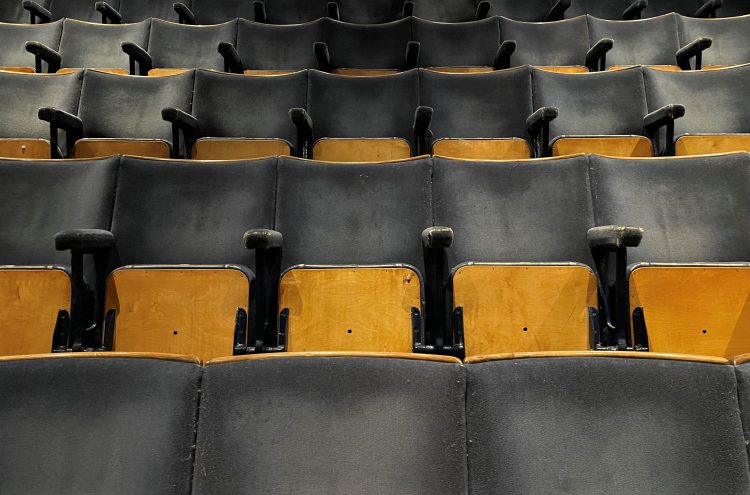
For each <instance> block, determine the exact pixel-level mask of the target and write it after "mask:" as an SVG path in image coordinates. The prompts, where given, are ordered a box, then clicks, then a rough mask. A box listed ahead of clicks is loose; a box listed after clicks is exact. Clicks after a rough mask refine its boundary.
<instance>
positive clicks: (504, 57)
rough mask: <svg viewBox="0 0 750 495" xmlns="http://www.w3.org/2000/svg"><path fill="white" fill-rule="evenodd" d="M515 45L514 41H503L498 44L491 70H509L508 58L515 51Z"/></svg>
mask: <svg viewBox="0 0 750 495" xmlns="http://www.w3.org/2000/svg"><path fill="white" fill-rule="evenodd" d="M516 46H517V43H516V41H515V40H505V41H503V42H502V43H500V46H499V47H498V49H497V54H495V60H494V61H493V62H492V68H493V69H495V70H502V69H508V68H510V57H511V55H513V53H515V51H516Z"/></svg>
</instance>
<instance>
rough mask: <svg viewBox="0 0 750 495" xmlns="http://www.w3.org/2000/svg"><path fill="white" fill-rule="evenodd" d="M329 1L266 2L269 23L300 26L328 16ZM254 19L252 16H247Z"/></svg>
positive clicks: (290, 0) (288, 0) (292, 0)
mask: <svg viewBox="0 0 750 495" xmlns="http://www.w3.org/2000/svg"><path fill="white" fill-rule="evenodd" d="M328 2H329V0H266V1H265V4H266V16H267V21H268V22H269V23H271V24H299V23H303V22H310V21H312V20H315V19H320V18H321V17H326V16H327V15H328V7H327V5H328ZM245 17H246V18H248V19H252V17H250V16H245Z"/></svg>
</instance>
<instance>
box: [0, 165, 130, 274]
mask: <svg viewBox="0 0 750 495" xmlns="http://www.w3.org/2000/svg"><path fill="white" fill-rule="evenodd" d="M117 162H118V159H117V158H105V159H101V160H86V161H80V162H76V161H72V160H71V161H65V162H60V161H44V162H32V161H13V160H3V161H0V176H2V177H3V180H1V181H0V265H13V264H17V265H35V264H68V263H69V262H70V253H68V252H59V251H56V250H55V243H54V241H53V237H54V235H55V234H56V233H57V232H59V231H61V230H69V229H105V230H108V229H109V227H110V220H111V217H112V205H113V204H114V191H115V178H116V176H117Z"/></svg>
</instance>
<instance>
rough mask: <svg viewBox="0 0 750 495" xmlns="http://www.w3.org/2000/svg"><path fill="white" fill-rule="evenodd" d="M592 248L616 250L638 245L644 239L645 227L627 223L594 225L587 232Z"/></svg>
mask: <svg viewBox="0 0 750 495" xmlns="http://www.w3.org/2000/svg"><path fill="white" fill-rule="evenodd" d="M586 238H587V239H588V243H589V247H590V248H591V249H608V250H612V251H613V250H615V249H620V248H629V247H638V246H639V245H640V244H641V240H642V239H643V228H641V227H631V226H627V225H605V226H603V227H594V228H592V229H589V231H588V232H587V233H586Z"/></svg>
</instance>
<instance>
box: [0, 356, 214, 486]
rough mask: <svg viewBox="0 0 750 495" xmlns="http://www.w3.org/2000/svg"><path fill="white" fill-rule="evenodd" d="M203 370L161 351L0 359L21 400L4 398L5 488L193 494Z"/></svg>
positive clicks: (3, 382)
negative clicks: (146, 354)
mask: <svg viewBox="0 0 750 495" xmlns="http://www.w3.org/2000/svg"><path fill="white" fill-rule="evenodd" d="M201 371H202V370H201V368H200V366H199V365H198V364H196V363H189V362H181V361H171V360H167V359H164V358H163V357H162V358H150V359H138V358H126V357H118V358H114V357H112V358H111V357H61V358H60V357H58V358H53V357H49V358H45V359H33V360H25V359H21V360H13V361H6V362H2V363H0V392H1V393H2V394H3V396H4V397H13V400H5V401H2V404H0V420H1V421H2V423H3V424H4V425H5V427H4V428H3V429H2V431H0V453H2V455H0V459H2V460H0V466H2V469H3V473H4V474H3V476H2V478H0V491H1V492H2V493H25V494H28V495H42V494H48V493H79V494H84V493H90V494H93V493H118V492H121V491H122V489H123V487H124V486H127V491H128V492H131V493H139V494H142V495H157V494H159V495H188V494H189V493H190V475H191V472H192V466H193V453H192V447H193V444H194V438H195V433H194V430H195V427H196V424H195V423H196V418H197V416H198V414H197V408H198V394H199V389H200V377H201ZM82 465H83V466H87V468H86V469H81V466H82ZM89 469H90V470H91V471H89ZM40 470H41V471H42V472H44V473H46V475H45V476H39V472H40ZM92 473H96V475H95V476H92Z"/></svg>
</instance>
